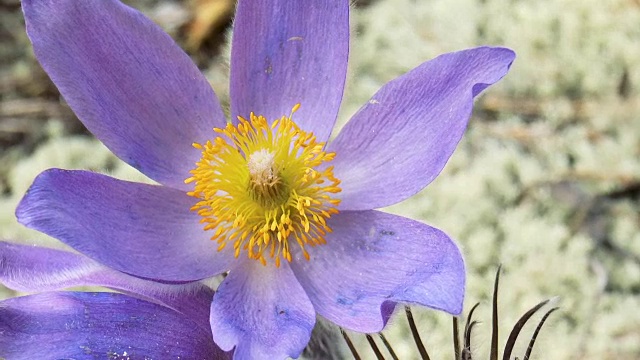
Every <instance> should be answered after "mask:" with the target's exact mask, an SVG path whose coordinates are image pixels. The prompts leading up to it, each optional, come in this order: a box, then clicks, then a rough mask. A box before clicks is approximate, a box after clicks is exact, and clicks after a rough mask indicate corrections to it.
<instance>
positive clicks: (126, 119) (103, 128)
mask: <svg viewBox="0 0 640 360" xmlns="http://www.w3.org/2000/svg"><path fill="white" fill-rule="evenodd" d="M22 7H23V11H24V15H25V21H26V25H27V34H28V35H29V38H30V39H31V42H32V43H33V49H34V52H35V54H36V57H37V58H38V61H40V64H42V67H43V68H44V69H45V71H46V72H47V74H49V76H50V77H51V79H52V80H53V82H54V83H55V84H56V86H57V87H58V89H59V90H60V92H61V93H62V95H63V96H64V98H65V100H66V101H67V102H68V103H69V106H71V108H72V109H73V111H74V112H75V113H76V115H78V117H79V118H80V120H81V121H82V122H83V123H84V125H85V126H86V127H87V129H89V131H91V132H92V133H93V134H94V135H95V136H96V137H97V138H98V139H100V140H101V141H102V142H103V143H104V144H105V145H106V146H107V147H108V148H109V149H111V151H113V152H114V153H115V154H116V155H117V156H118V157H120V158H121V159H122V160H124V161H126V162H127V163H129V164H131V165H132V166H133V167H135V168H137V169H138V170H140V171H141V172H143V173H144V174H145V175H147V176H149V177H150V178H152V179H154V180H156V181H158V182H160V183H163V184H165V185H168V186H173V187H176V188H181V189H186V187H185V184H184V183H183V181H184V179H186V178H187V177H188V176H189V170H190V169H191V167H192V166H193V164H194V163H195V162H196V161H197V160H198V158H199V152H198V151H197V150H196V149H194V148H192V146H191V144H192V143H193V142H200V141H205V140H206V139H207V137H209V136H210V135H211V129H212V128H213V127H224V125H225V124H226V122H225V118H224V115H223V112H222V109H221V107H220V104H219V102H218V99H217V98H216V96H215V94H214V92H213V90H212V89H211V86H210V85H209V83H208V82H207V80H206V79H205V78H204V76H202V74H201V73H200V71H199V70H198V68H197V67H196V66H195V64H193V62H192V61H191V59H189V57H188V56H187V55H186V54H185V53H184V52H183V51H182V50H181V49H180V48H179V47H178V46H177V45H176V44H175V43H174V42H173V40H172V39H171V38H170V37H169V35H167V34H165V33H164V32H163V31H162V30H161V29H160V28H159V27H158V26H157V25H155V24H154V23H153V22H152V21H151V20H149V19H147V18H146V17H144V15H142V14H141V13H139V12H138V11H136V10H134V9H131V8H129V7H127V6H125V5H123V4H122V3H120V1H117V0H83V1H77V0H55V1H54V0H24V1H22Z"/></svg>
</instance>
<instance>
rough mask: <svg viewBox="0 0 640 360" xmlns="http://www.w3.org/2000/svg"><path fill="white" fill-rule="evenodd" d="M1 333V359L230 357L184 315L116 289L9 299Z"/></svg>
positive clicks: (2, 305) (1, 308)
mask: <svg viewBox="0 0 640 360" xmlns="http://www.w3.org/2000/svg"><path fill="white" fill-rule="evenodd" d="M0 334H2V336H0V357H2V358H7V359H17V360H20V359H24V360H32V359H71V358H73V359H86V358H88V357H89V358H102V359H106V358H109V359H230V354H225V353H224V352H222V351H221V350H220V349H219V348H217V347H216V346H215V344H214V343H213V341H211V339H210V337H209V334H208V332H206V331H204V330H202V329H201V328H199V327H198V326H195V324H194V323H193V322H191V321H190V320H189V319H186V318H184V317H183V316H182V315H180V314H179V313H177V312H175V311H173V310H171V309H168V308H165V307H163V306H161V305H157V304H152V303H149V302H146V301H143V300H139V299H135V298H131V297H128V296H126V295H123V294H116V293H83V292H51V293H42V294H37V295H30V296H24V297H19V298H12V299H8V300H4V301H2V302H0Z"/></svg>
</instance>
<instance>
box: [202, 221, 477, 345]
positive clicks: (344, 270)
mask: <svg viewBox="0 0 640 360" xmlns="http://www.w3.org/2000/svg"><path fill="white" fill-rule="evenodd" d="M329 225H330V226H331V227H332V229H333V232H332V233H330V234H327V236H326V240H327V244H326V245H323V246H316V247H314V248H311V249H309V254H310V256H311V259H310V260H309V261H306V260H305V259H304V258H303V257H302V256H297V257H296V258H294V260H293V262H292V263H291V268H292V270H293V272H294V273H295V275H296V277H297V278H298V280H300V283H301V284H302V287H303V288H304V289H305V291H306V292H307V295H308V296H309V299H310V300H311V302H312V303H313V306H314V308H315V309H316V311H317V312H318V314H320V315H322V316H324V317H325V318H327V319H329V320H330V321H332V322H334V323H336V324H337V325H339V326H342V327H345V328H347V329H350V330H354V331H359V332H366V333H374V332H379V331H381V330H382V328H383V327H384V325H385V324H386V322H387V320H388V318H389V315H390V314H391V311H392V310H393V308H394V306H395V303H396V302H403V303H409V304H418V305H423V306H428V307H431V308H434V309H439V310H444V311H446V312H448V313H451V314H454V315H457V314H459V313H460V312H461V311H462V302H463V298H464V289H465V272H464V271H465V270H464V261H463V260H462V256H461V255H460V251H459V250H458V248H457V247H456V245H455V244H454V243H453V242H452V241H451V239H449V237H448V236H447V235H445V234H444V233H443V232H442V231H440V230H438V229H435V228H432V227H430V226H427V225H425V224H422V223H419V222H417V221H414V220H410V219H406V218H403V217H400V216H396V215H391V214H386V213H383V212H379V211H349V212H341V213H340V214H337V215H334V216H333V217H332V218H331V220H330V223H329ZM214 301H215V298H214Z"/></svg>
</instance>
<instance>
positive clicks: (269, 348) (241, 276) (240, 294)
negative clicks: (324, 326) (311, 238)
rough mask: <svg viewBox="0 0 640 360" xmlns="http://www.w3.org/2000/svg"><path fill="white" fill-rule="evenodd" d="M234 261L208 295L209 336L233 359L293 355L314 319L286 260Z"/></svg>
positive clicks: (308, 334)
mask: <svg viewBox="0 0 640 360" xmlns="http://www.w3.org/2000/svg"><path fill="white" fill-rule="evenodd" d="M239 261H240V263H239V264H238V266H237V267H236V268H234V269H233V270H231V271H230V272H229V275H228V276H227V278H226V279H225V280H224V281H223V282H222V284H220V287H219V288H218V290H217V291H216V294H215V296H214V297H213V303H212V304H211V331H212V333H213V340H214V341H215V342H216V344H218V346H220V348H222V349H223V350H227V351H228V350H231V349H233V348H234V347H235V357H234V359H236V360H243V359H248V360H253V359H283V358H286V357H287V356H290V357H293V358H297V357H298V356H299V355H300V353H301V352H302V350H303V349H304V347H305V346H306V345H307V343H308V342H309V338H310V336H311V330H312V329H313V325H314V323H315V319H316V317H315V312H314V310H313V307H312V306H311V303H310V302H309V298H307V296H306V295H305V293H304V290H302V287H301V286H300V284H299V283H298V281H297V280H296V278H295V277H294V276H293V273H292V272H291V269H290V268H289V265H288V264H287V263H286V262H285V263H284V264H282V265H281V266H280V267H279V268H276V267H275V266H273V264H269V265H267V266H263V265H262V264H260V262H258V261H256V260H253V259H248V258H242V259H239Z"/></svg>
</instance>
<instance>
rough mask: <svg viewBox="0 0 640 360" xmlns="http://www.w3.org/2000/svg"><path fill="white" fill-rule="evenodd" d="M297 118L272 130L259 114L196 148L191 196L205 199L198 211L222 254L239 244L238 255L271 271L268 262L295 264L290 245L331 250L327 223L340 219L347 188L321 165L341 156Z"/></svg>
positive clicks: (276, 124)
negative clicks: (337, 216)
mask: <svg viewBox="0 0 640 360" xmlns="http://www.w3.org/2000/svg"><path fill="white" fill-rule="evenodd" d="M299 107H300V105H299V104H298V105H296V106H294V108H293V110H292V111H291V114H290V115H289V116H288V117H287V116H283V117H282V118H280V119H278V120H275V121H274V122H273V123H272V124H271V125H269V123H268V122H267V120H266V119H265V118H264V117H263V116H256V115H255V114H253V113H251V116H250V118H249V120H246V119H244V118H242V117H238V120H239V123H238V125H233V124H231V123H229V124H227V126H226V127H225V128H224V129H218V128H215V129H213V130H214V131H215V132H216V133H217V134H219V136H218V137H216V138H215V139H214V140H213V141H207V142H206V143H205V144H199V143H194V144H193V146H194V147H195V148H197V149H199V150H201V151H202V158H201V159H200V160H199V161H198V162H197V163H196V168H195V169H193V170H191V172H190V173H191V174H192V176H191V177H189V178H188V179H186V180H185V183H187V184H189V183H195V186H194V190H193V191H191V192H188V193H187V194H188V195H190V196H193V197H195V198H197V199H198V202H197V203H196V205H194V206H193V207H192V208H191V211H197V212H198V214H199V215H200V216H202V219H201V220H200V222H201V223H203V224H205V226H204V230H211V231H213V235H212V237H211V240H215V241H217V242H218V244H219V245H218V251H221V250H222V249H224V248H225V246H226V245H227V243H230V242H232V243H233V248H234V251H235V256H236V257H238V256H239V255H240V252H241V251H243V250H246V251H247V254H248V256H249V257H250V258H253V259H256V260H259V261H260V262H262V264H263V265H266V263H267V262H266V257H267V256H268V257H270V258H272V259H274V261H275V264H276V266H278V267H279V266H280V259H281V258H283V259H286V260H287V261H289V262H290V261H291V251H290V245H291V244H297V245H298V246H300V248H301V250H302V253H303V255H304V257H305V258H306V259H307V260H309V253H308V252H307V251H306V250H305V246H306V245H309V246H315V245H319V244H324V243H325V239H324V236H325V235H326V233H327V232H330V231H331V229H330V228H329V227H328V226H327V223H326V220H327V219H329V218H330V217H331V215H333V214H337V213H338V210H337V209H336V206H337V205H338V204H339V202H340V200H338V199H335V198H333V197H332V196H331V194H335V193H338V192H340V187H338V185H339V184H340V181H339V180H338V179H336V178H335V177H334V176H333V167H332V166H328V167H322V169H319V167H320V165H321V164H323V163H325V162H328V161H331V160H332V159H333V158H334V157H335V153H326V152H324V151H323V149H324V143H318V142H316V138H315V136H314V135H313V134H312V133H308V132H305V131H303V130H301V129H300V128H299V127H298V126H297V125H296V124H295V123H294V122H293V120H292V119H291V118H292V116H293V114H294V113H295V112H296V111H297V110H298V108H299Z"/></svg>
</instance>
